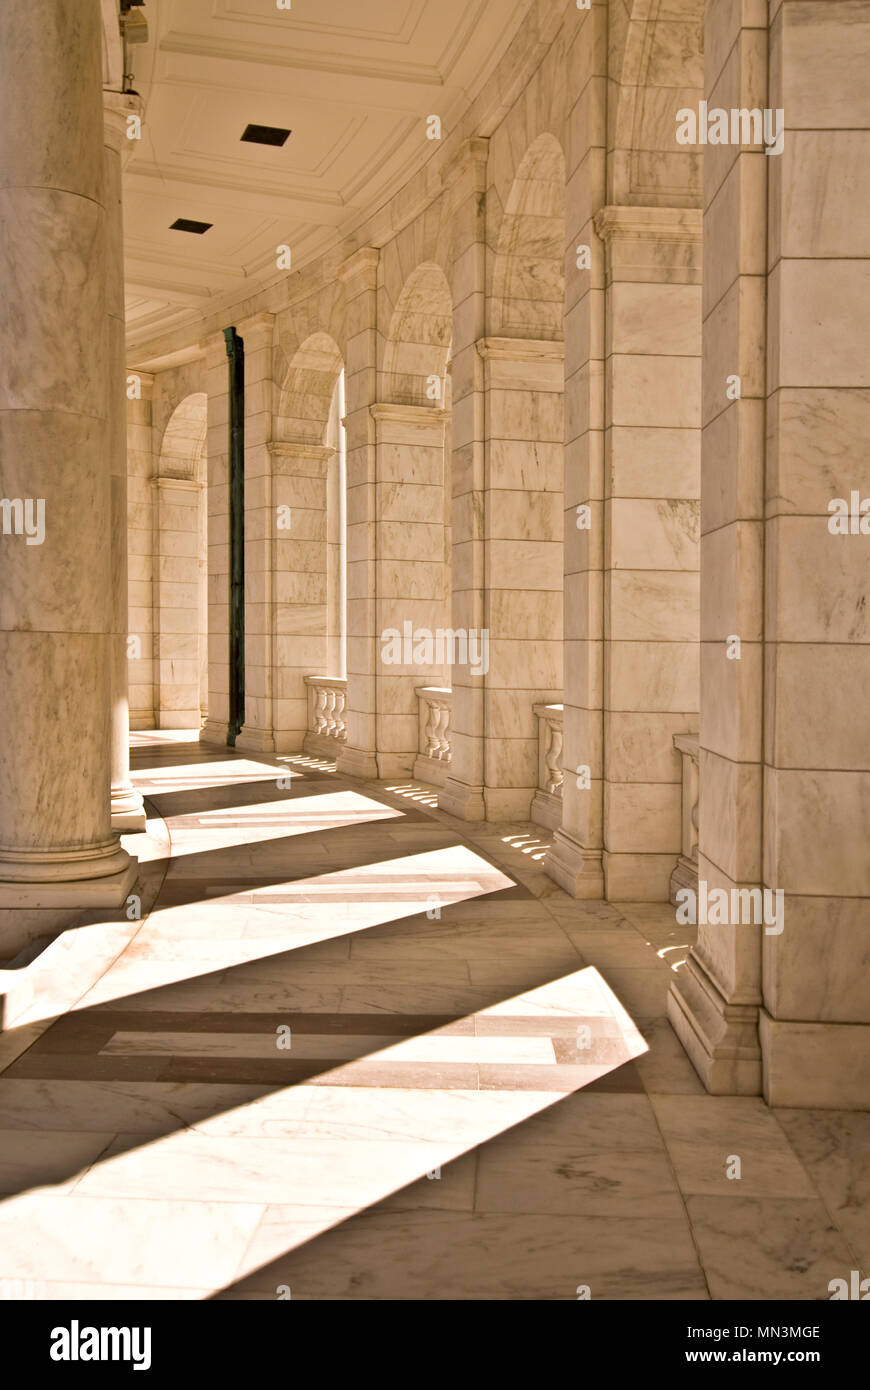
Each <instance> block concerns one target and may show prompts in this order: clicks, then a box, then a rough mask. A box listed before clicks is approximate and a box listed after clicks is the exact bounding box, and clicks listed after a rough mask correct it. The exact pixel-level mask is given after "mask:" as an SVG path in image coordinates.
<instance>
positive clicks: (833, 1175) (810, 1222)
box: [0, 732, 870, 1300]
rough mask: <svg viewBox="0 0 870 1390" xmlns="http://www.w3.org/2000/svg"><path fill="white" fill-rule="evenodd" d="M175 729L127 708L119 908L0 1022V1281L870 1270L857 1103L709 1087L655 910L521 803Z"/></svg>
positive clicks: (572, 1278) (352, 1293)
mask: <svg viewBox="0 0 870 1390" xmlns="http://www.w3.org/2000/svg"><path fill="white" fill-rule="evenodd" d="M194 737H195V736H193V735H191V734H189V733H183V734H172V733H163V732H161V733H140V734H135V735H134V736H133V765H134V774H133V775H134V781H135V783H136V785H137V786H138V787H139V788H140V790H141V791H142V792H143V794H144V796H145V797H146V805H147V807H148V812H149V822H148V832H147V834H144V835H137V836H132V837H127V838H126V839H125V844H127V846H128V848H130V849H131V850H132V851H133V852H134V853H136V854H137V856H138V857H139V860H140V864H141V877H140V883H139V885H138V887H137V890H136V891H137V895H138V896H139V898H141V914H142V915H141V917H139V916H137V912H138V904H137V902H135V901H134V902H132V903H131V904H130V905H129V906H128V908H127V913H129V914H131V915H130V919H129V920H128V917H127V915H125V914H124V913H123V912H122V913H118V914H115V916H114V918H113V917H112V916H111V915H110V914H91V915H90V916H89V917H88V919H87V921H83V922H82V924H81V925H79V926H77V927H76V928H73V929H71V930H69V931H67V932H65V933H64V935H63V936H62V937H60V938H58V940H56V941H55V942H54V943H53V944H52V945H51V946H50V947H48V948H47V949H46V950H45V951H44V952H43V953H42V955H41V956H40V957H39V959H38V960H37V961H35V962H33V963H32V964H31V965H29V966H27V967H26V970H25V971H24V973H22V976H21V978H22V980H24V979H25V976H26V978H27V981H28V988H29V989H30V991H31V995H32V997H30V998H29V1002H28V1003H27V1004H26V1007H24V1006H22V1004H21V999H20V998H19V1005H18V1017H17V1018H15V1020H14V1022H13V1023H12V1024H11V1026H8V1027H7V1029H6V1031H5V1032H3V1033H2V1034H0V1154H2V1160H0V1290H2V1289H6V1290H7V1291H8V1290H9V1289H13V1290H14V1289H15V1288H16V1287H18V1288H19V1292H20V1289H21V1288H22V1287H24V1288H25V1293H26V1292H30V1293H31V1294H33V1295H35V1296H40V1295H41V1296H45V1297H82V1298H127V1297H130V1298H135V1297H144V1298H148V1299H152V1298H154V1299H158V1298H169V1299H179V1298H190V1299H207V1298H214V1297H217V1298H221V1299H240V1298H245V1299H282V1298H283V1299H286V1298H288V1297H289V1298H292V1299H340V1300H342V1299H343V1300H351V1299H572V1300H573V1299H576V1298H578V1297H583V1296H585V1294H586V1292H587V1291H588V1294H589V1296H591V1298H593V1299H636V1298H642V1299H698V1300H703V1299H707V1298H714V1299H728V1298H751V1299H776V1298H784V1299H809V1300H814V1299H825V1298H828V1297H830V1294H829V1292H828V1284H829V1281H830V1280H831V1279H833V1278H843V1277H844V1278H846V1279H847V1280H848V1278H849V1272H850V1270H852V1269H854V1268H859V1269H860V1268H863V1269H864V1271H865V1272H866V1271H867V1269H868V1267H870V1202H868V1201H867V1196H868V1191H867V1189H868V1185H870V1176H868V1172H867V1169H866V1165H864V1163H863V1155H864V1154H866V1151H867V1144H868V1140H870V1115H866V1114H860V1113H855V1112H851V1113H841V1112H836V1111H809V1110H801V1111H796V1110H795V1111H772V1110H770V1109H768V1107H767V1106H766V1105H765V1104H764V1102H763V1101H762V1099H761V1098H760V1097H740V1098H735V1097H718V1096H709V1095H707V1094H706V1093H705V1092H704V1089H703V1087H702V1086H701V1083H700V1081H699V1080H698V1078H697V1076H696V1074H695V1072H694V1070H693V1068H692V1066H691V1064H690V1062H689V1061H688V1059H687V1058H686V1056H685V1054H684V1053H683V1051H682V1048H681V1047H680V1044H679V1042H678V1041H677V1039H676V1037H675V1035H674V1034H673V1033H672V1031H671V1029H670V1026H669V1024H668V1022H667V1019H666V1017H665V1000H666V995H667V990H668V986H669V983H670V982H671V980H672V979H673V978H674V971H676V970H679V968H680V966H681V963H682V961H683V960H684V959H685V956H686V954H687V951H688V948H689V946H690V945H691V940H690V938H689V936H688V934H687V933H688V931H689V930H690V929H687V928H684V927H678V926H677V925H676V923H675V917H674V910H673V909H672V908H671V907H669V906H667V905H663V904H654V905H643V904H619V905H612V904H607V903H589V902H576V901H574V900H572V899H571V898H569V897H568V896H567V895H566V894H564V893H563V892H561V891H560V890H559V889H558V888H557V887H556V885H555V884H554V883H553V881H552V880H551V879H550V878H549V877H548V876H547V875H546V874H545V873H544V872H543V868H542V858H543V856H544V854H545V852H546V840H545V839H543V838H541V832H540V830H539V828H538V827H530V826H528V825H524V826H503V825H489V824H472V823H468V822H460V821H457V820H454V819H452V818H451V817H450V816H448V815H446V814H444V813H442V812H440V811H439V810H438V808H437V792H436V791H435V790H434V789H432V788H426V787H423V786H421V785H419V784H416V783H410V782H402V781H393V782H379V783H369V782H361V781H356V780H354V779H353V778H348V777H343V776H338V775H336V774H335V773H334V772H333V771H332V770H331V765H329V764H325V763H318V762H317V761H316V760H314V759H312V758H308V757H293V756H280V757H271V756H265V757H260V756H257V757H251V756H250V755H242V754H236V753H234V752H232V751H231V750H229V749H227V750H223V749H214V748H208V747H205V746H203V745H200V744H199V743H197V742H195V741H194ZM735 1159H736V1160H737V1164H736V1166H735ZM738 1171H739V1174H740V1176H736V1173H737V1172H738ZM729 1173H730V1174H731V1175H732V1176H729ZM862 1204H863V1211H862ZM16 1281H24V1283H23V1285H16ZM28 1281H32V1282H29V1283H28ZM6 1296H14V1294H13V1295H10V1294H9V1293H8V1292H7V1295H6Z"/></svg>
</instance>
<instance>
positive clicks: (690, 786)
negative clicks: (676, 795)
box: [670, 734, 698, 903]
mask: <svg viewBox="0 0 870 1390" xmlns="http://www.w3.org/2000/svg"><path fill="white" fill-rule="evenodd" d="M674 747H675V748H676V750H677V752H678V753H679V754H680V757H681V759H682V764H683V791H682V840H683V847H682V852H681V854H680V857H679V858H678V860H677V862H676V865H675V867H674V872H673V873H672V874H671V893H670V897H671V902H672V903H676V901H677V891H678V889H680V888H691V889H693V890H694V891H695V892H697V891H698V735H697V734H674Z"/></svg>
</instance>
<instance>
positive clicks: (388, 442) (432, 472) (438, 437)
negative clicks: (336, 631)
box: [371, 403, 451, 777]
mask: <svg viewBox="0 0 870 1390" xmlns="http://www.w3.org/2000/svg"><path fill="white" fill-rule="evenodd" d="M371 413H372V419H373V420H374V426H375V447H376V469H377V475H376V484H375V529H374V541H375V595H376V600H377V609H376V616H375V631H376V634H377V637H376V651H375V662H376V665H375V670H376V673H377V674H376V679H375V691H374V693H375V741H376V742H375V746H376V750H377V759H378V771H379V775H380V776H381V777H401V776H406V777H407V776H411V775H412V773H413V768H414V761H415V759H416V757H417V753H418V751H419V741H420V739H419V723H420V714H419V701H418V696H417V693H416V687H417V686H418V685H433V684H434V685H441V684H443V683H444V682H445V681H447V683H448V684H449V681H450V668H449V666H448V665H445V664H443V663H442V664H439V662H438V655H439V654H438V649H437V646H435V647H434V649H433V651H432V652H429V651H428V650H427V649H426V641H425V638H424V640H422V641H421V642H420V643H419V645H418V646H417V647H416V648H415V647H412V648H411V650H410V652H409V651H406V650H404V648H405V646H406V645H407V644H406V643H405V640H404V639H405V635H406V633H410V634H413V633H418V634H430V635H431V636H432V638H433V639H434V638H435V635H436V634H437V632H438V631H439V629H440V630H441V631H442V632H445V631H446V630H447V629H449V628H450V626H451V624H450V613H449V611H448V572H447V568H446V565H445V537H444V500H443V489H444V426H445V418H446V412H445V411H444V410H441V409H439V408H436V407H432V406H415V405H396V404H391V403H379V404H377V405H374V406H372V412H371ZM407 624H410V625H411V626H410V629H409V628H407V626H406V625H407ZM389 633H393V634H395V633H398V634H400V635H401V638H402V646H403V651H402V660H400V661H394V660H391V659H388V658H389V657H390V656H393V655H397V653H396V652H391V649H390V645H389V642H388V640H387V634H389ZM412 640H413V639H412ZM408 655H410V656H412V657H413V658H414V660H413V661H412V662H411V663H409V664H406V663H405V661H404V658H405V656H408ZM430 655H431V656H433V657H434V660H432V661H430V662H428V663H427V660H426V658H427V657H428V656H430ZM448 661H449V656H448Z"/></svg>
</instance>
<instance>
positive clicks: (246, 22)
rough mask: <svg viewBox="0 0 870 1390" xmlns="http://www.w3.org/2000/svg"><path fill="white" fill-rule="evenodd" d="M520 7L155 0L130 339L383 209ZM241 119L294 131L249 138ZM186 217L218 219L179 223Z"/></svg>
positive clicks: (130, 235) (136, 203) (148, 11)
mask: <svg viewBox="0 0 870 1390" xmlns="http://www.w3.org/2000/svg"><path fill="white" fill-rule="evenodd" d="M528 6H529V0H292V9H291V10H279V9H278V7H277V5H276V4H275V0H148V3H147V5H146V6H145V8H144V10H143V13H144V15H145V17H146V19H147V21H148V27H149V39H148V43H147V44H142V45H136V46H134V47H131V48H130V50H129V62H130V63H131V64H132V67H133V86H134V87H135V89H136V90H137V91H138V92H139V93H140V94H141V96H142V98H143V101H144V103H145V119H144V122H143V132H142V139H141V141H139V142H137V144H136V146H135V149H134V151H133V153H132V156H131V158H130V161H129V164H128V166H127V169H126V172H125V225H126V235H127V247H126V261H127V275H128V280H129V282H130V286H131V305H130V315H129V319H128V336H129V338H130V341H131V344H133V343H137V342H138V343H141V342H143V341H144V340H145V338H146V337H150V338H153V337H154V336H155V334H157V333H159V332H161V331H163V330H164V328H165V329H168V328H169V327H175V326H177V325H178V323H179V314H180V313H181V312H182V310H181V308H180V306H182V305H183V306H185V308H184V312H186V313H187V316H188V318H191V319H192V318H194V317H196V313H195V307H196V305H197V303H199V304H200V307H202V308H205V307H206V306H208V305H209V301H215V300H220V299H222V298H226V297H227V296H232V294H233V291H234V290H235V289H236V288H238V289H239V290H241V291H243V292H245V293H246V294H247V293H250V292H252V290H253V289H254V288H255V285H256V281H257V280H258V279H266V278H274V276H275V274H276V273H277V266H276V249H277V247H278V245H280V244H287V245H289V246H290V247H291V248H292V254H293V265H294V268H297V269H298V268H299V267H300V266H302V265H304V264H305V262H306V261H308V260H311V259H313V258H314V257H316V256H318V255H320V254H322V253H323V252H324V251H325V250H327V249H328V248H329V247H330V246H332V245H335V244H336V243H337V242H338V241H339V240H340V239H341V237H342V236H343V235H346V234H347V233H348V232H349V231H350V230H351V229H352V228H353V226H354V225H355V224H356V223H358V222H359V220H360V219H361V218H362V217H363V216H365V215H367V214H368V213H370V212H373V211H374V210H375V209H376V208H378V207H379V206H381V205H382V204H383V202H384V201H385V200H386V199H387V198H388V197H389V196H391V194H392V193H393V192H394V191H395V190H396V189H397V188H399V187H401V185H402V183H404V182H405V181H406V180H407V179H408V178H410V177H411V176H412V174H413V173H414V172H415V171H416V169H418V168H419V167H420V166H421V165H422V164H423V163H424V162H425V161H426V159H427V158H429V157H430V156H431V154H432V152H433V146H432V142H430V141H428V140H427V139H426V118H427V116H429V115H433V114H434V115H439V116H440V117H441V120H442V124H443V127H444V130H445V132H449V129H450V120H451V119H452V118H454V117H456V116H458V114H459V113H460V112H461V111H462V110H464V108H465V107H466V105H467V103H468V101H469V100H470V99H471V97H472V96H473V95H474V94H475V93H476V91H477V90H478V89H479V86H480V85H481V84H482V82H483V81H484V80H485V78H486V76H487V75H488V73H489V72H491V71H492V69H493V67H494V66H495V64H496V63H497V61H498V59H499V57H500V56H501V54H502V53H503V52H504V49H505V48H506V46H507V44H508V43H509V42H510V39H511V37H512V36H513V34H514V33H515V32H516V29H517V27H518V25H519V23H520V21H521V19H522V17H523V15H524V13H525V12H526V10H527V9H528ZM249 123H250V124H257V125H272V126H281V127H283V128H289V129H290V130H291V131H292V134H291V135H290V137H289V139H288V140H287V142H286V144H285V145H284V146H282V147H268V146H261V145H255V144H251V143H247V142H242V140H241V135H242V132H243V131H244V129H245V127H246V126H247V125H248V124H249ZM178 217H183V218H190V219H193V220H196V221H203V222H211V223H212V224H213V226H212V227H211V229H210V230H209V231H208V232H206V233H205V234H204V235H203V236H194V235H191V234H189V233H183V232H172V231H170V230H169V226H170V224H171V223H172V222H174V221H175V219H176V218H178ZM246 281H248V282H249V284H248V285H246V284H245V282H246ZM161 302H163V303H165V305H166V319H165V324H164V323H161V320H160V314H159V308H156V307H155V306H159V304H160V303H161ZM146 303H147V306H148V307H147V311H146V310H145V309H144V308H143V307H142V306H143V305H144V304H146Z"/></svg>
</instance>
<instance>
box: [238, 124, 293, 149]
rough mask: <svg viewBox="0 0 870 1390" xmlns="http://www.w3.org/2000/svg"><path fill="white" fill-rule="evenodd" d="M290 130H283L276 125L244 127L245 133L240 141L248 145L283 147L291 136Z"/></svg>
mask: <svg viewBox="0 0 870 1390" xmlns="http://www.w3.org/2000/svg"><path fill="white" fill-rule="evenodd" d="M292 134H293V132H292V130H285V129H284V128H283V126H277V125H248V126H245V133H244V135H242V137H241V138H242V139H243V140H246V141H247V142H248V144H249V145H278V146H280V145H283V144H284V143H285V141H286V140H287V137H288V135H292Z"/></svg>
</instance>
